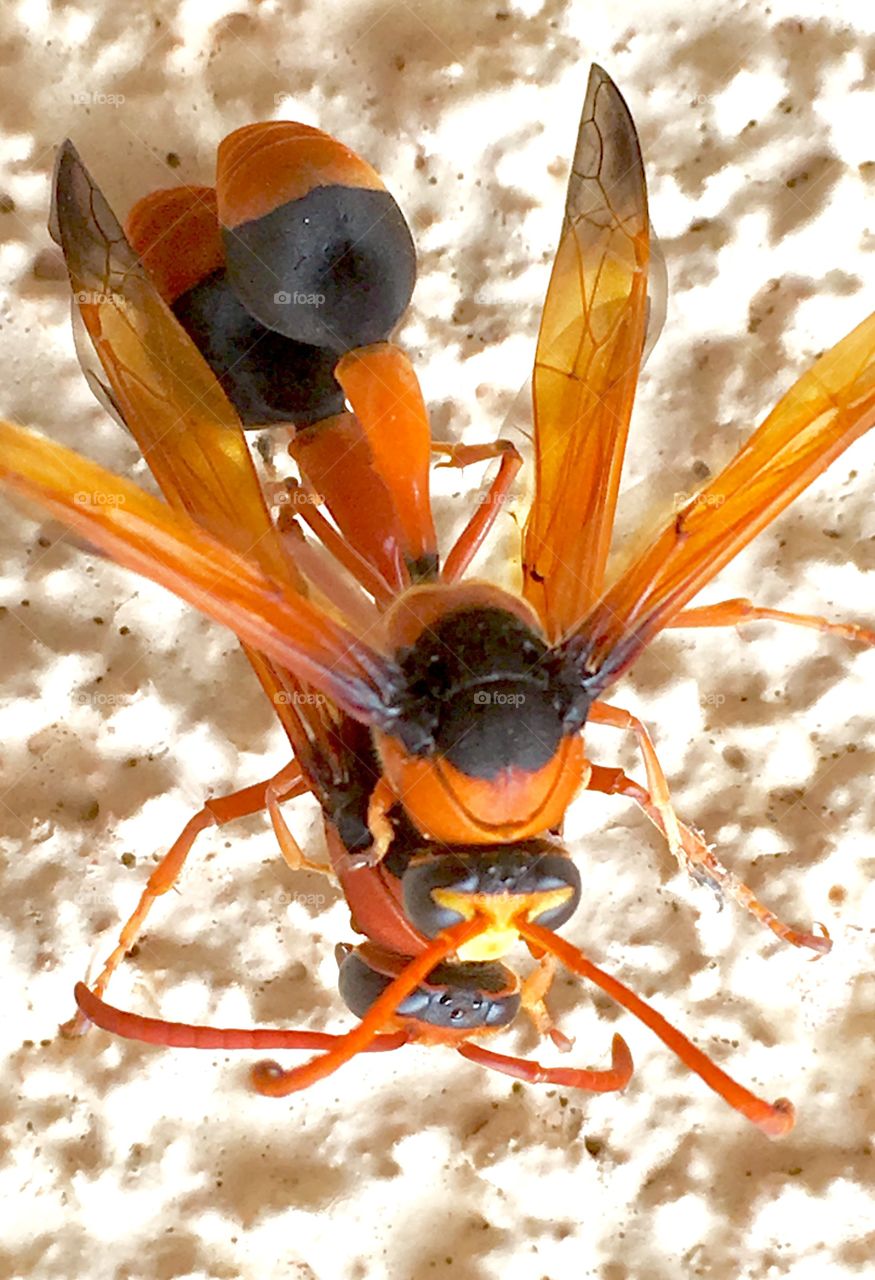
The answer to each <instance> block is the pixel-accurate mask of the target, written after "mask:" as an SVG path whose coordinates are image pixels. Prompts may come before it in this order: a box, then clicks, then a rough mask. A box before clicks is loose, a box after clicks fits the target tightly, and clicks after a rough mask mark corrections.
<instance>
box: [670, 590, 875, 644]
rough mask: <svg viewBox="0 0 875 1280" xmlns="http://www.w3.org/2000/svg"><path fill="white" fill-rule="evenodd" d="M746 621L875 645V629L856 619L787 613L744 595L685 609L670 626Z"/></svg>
mask: <svg viewBox="0 0 875 1280" xmlns="http://www.w3.org/2000/svg"><path fill="white" fill-rule="evenodd" d="M745 622H788V623H790V625H791V626H795V627H809V628H810V629H811V630H813V631H822V632H823V633H824V634H826V635H834V636H840V637H841V638H842V639H843V640H851V641H853V642H854V643H856V644H865V645H875V631H873V630H872V628H871V627H863V626H860V625H859V624H858V623H856V622H830V621H829V620H828V619H827V618H822V617H820V616H819V615H817V614H813V613H788V612H786V611H785V610H784V609H769V608H764V607H762V606H760V605H755V604H754V603H753V601H752V600H748V599H747V597H746V596H739V597H737V598H736V599H734V600H721V601H720V602H719V603H717V604H706V605H702V606H701V607H700V608H696V609H684V610H683V611H682V612H681V613H679V614H678V615H677V617H676V618H674V619H673V620H672V621H671V622H669V623H668V626H669V627H738V626H741V625H742V624H743V623H745Z"/></svg>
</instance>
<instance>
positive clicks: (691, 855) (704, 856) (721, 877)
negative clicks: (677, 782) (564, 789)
mask: <svg viewBox="0 0 875 1280" xmlns="http://www.w3.org/2000/svg"><path fill="white" fill-rule="evenodd" d="M587 789H588V790H590V791H600V792H602V793H603V794H604V795H621V796H626V797H627V799H629V800H634V801H635V803H636V804H637V805H638V806H639V807H640V808H641V809H642V810H643V811H644V813H646V814H647V816H648V818H649V819H650V821H651V822H652V823H653V824H654V826H655V827H657V828H658V829H659V830H660V831H661V832H662V834H663V835H665V824H664V822H663V818H662V814H661V812H660V811H659V809H658V808H657V807H656V805H655V804H654V803H653V801H652V800H651V798H650V795H649V794H648V792H647V791H646V790H645V788H644V787H642V786H641V784H640V783H638V782H635V781H634V779H632V778H630V777H628V776H627V775H626V774H625V773H624V772H623V770H622V769H606V768H604V767H603V766H602V765H593V766H592V773H591V774H590V778H589V782H588V783H587ZM678 829H679V831H680V836H681V842H682V845H683V852H684V860H685V865H686V869H687V871H688V872H689V873H690V875H691V876H692V877H693V879H694V880H697V881H698V882H699V883H700V884H707V885H708V886H709V888H711V889H713V890H714V891H715V892H716V893H717V895H718V897H719V898H722V895H723V894H727V895H728V896H729V897H730V898H732V899H733V901H735V902H737V903H738V904H739V906H741V907H743V908H744V909H745V911H749V912H750V914H751V915H752V916H753V917H754V919H756V920H758V921H759V922H760V924H762V925H764V926H765V927H766V928H767V929H771V931H772V933H774V934H775V935H776V937H778V938H780V939H781V940H782V942H788V943H790V945H791V946H794V947H808V948H809V949H810V950H811V951H815V952H817V954H818V955H825V954H826V953H827V952H828V951H829V949H830V947H831V946H832V943H831V942H830V940H829V937H827V936H821V935H819V934H816V933H805V932H803V931H801V930H798V929H792V928H791V927H790V926H789V925H787V924H784V922H783V920H780V919H779V918H778V917H777V916H776V915H775V913H774V912H773V911H770V910H769V908H768V907H767V906H765V905H764V904H763V903H762V902H760V901H759V899H758V898H757V896H756V894H755V893H754V892H753V890H752V889H750V888H748V886H747V885H746V884H744V882H743V881H741V880H739V878H738V876H736V875H735V874H734V873H733V872H731V871H730V870H728V868H727V867H724V865H723V863H722V862H721V861H720V859H719V858H718V857H717V856H716V855H715V854H714V852H713V850H712V849H709V847H708V845H707V844H706V843H705V840H704V837H703V836H702V835H701V834H700V833H699V832H698V831H695V830H694V829H693V828H692V827H688V826H686V824H685V823H683V822H679V823H678Z"/></svg>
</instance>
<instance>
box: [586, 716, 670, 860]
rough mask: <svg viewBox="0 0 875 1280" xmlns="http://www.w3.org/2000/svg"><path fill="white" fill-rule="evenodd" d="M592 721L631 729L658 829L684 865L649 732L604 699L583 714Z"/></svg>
mask: <svg viewBox="0 0 875 1280" xmlns="http://www.w3.org/2000/svg"><path fill="white" fill-rule="evenodd" d="M587 718H588V719H589V720H590V721H591V722H592V723H593V724H604V725H608V726H609V727H610V728H611V729H631V730H632V732H633V733H634V734H635V737H636V738H637V739H638V746H639V749H640V751H641V754H642V756H643V757H644V768H645V770H646V772H647V790H648V791H649V793H650V801H651V803H652V804H653V805H654V807H655V808H656V809H657V811H658V812H659V815H660V817H661V819H662V829H663V831H664V832H665V838H666V840H667V841H668V847H669V848H670V849H671V851H672V853H673V854H674V856H675V857H676V858H677V860H678V862H679V863H680V865H681V866H682V867H686V865H687V863H686V858H685V856H684V849H683V840H682V839H681V831H680V824H679V822H678V819H677V814H676V813H675V811H674V809H673V807H672V803H671V796H670V795H669V790H668V782H667V780H666V776H665V774H664V773H663V772H662V765H661V764H660V763H659V760H658V759H657V755H656V751H655V749H654V746H653V741H652V739H651V737H650V734H649V733H648V732H647V729H646V728H645V726H644V724H643V723H642V722H641V721H640V720H639V719H638V717H637V716H633V715H631V714H630V713H629V712H628V711H622V710H621V709H620V708H619V707H610V706H608V704H607V703H606V702H594V703H593V704H592V706H591V707H590V709H589V715H588V717H587Z"/></svg>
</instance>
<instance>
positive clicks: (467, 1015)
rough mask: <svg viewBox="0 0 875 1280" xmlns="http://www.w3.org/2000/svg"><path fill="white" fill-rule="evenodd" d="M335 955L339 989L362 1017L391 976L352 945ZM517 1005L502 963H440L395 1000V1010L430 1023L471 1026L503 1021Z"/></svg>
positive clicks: (459, 1028) (496, 1024) (473, 1028)
mask: <svg viewBox="0 0 875 1280" xmlns="http://www.w3.org/2000/svg"><path fill="white" fill-rule="evenodd" d="M338 958H339V961H340V974H339V978H338V986H339V989H340V994H341V996H342V997H343V999H344V1001H345V1003H346V1005H347V1007H348V1008H349V1009H350V1010H351V1011H352V1012H353V1013H354V1014H356V1016H357V1017H359V1018H363V1017H364V1016H365V1015H366V1014H367V1012H368V1010H369V1009H370V1008H371V1006H372V1005H373V1004H374V1002H375V1001H376V1000H377V999H378V998H379V996H381V995H382V993H383V992H384V991H385V990H386V988H387V987H388V986H389V984H390V982H391V981H392V978H391V977H390V976H389V975H387V974H385V973H380V972H379V970H377V969H375V968H373V967H372V966H371V965H369V964H368V962H367V960H366V959H365V958H364V957H363V956H362V955H361V953H360V952H358V951H348V952H346V954H344V955H342V956H339V957H338ZM519 1007H520V997H519V995H518V993H517V991H516V990H515V982H514V979H513V976H512V975H511V974H510V973H509V972H508V971H507V970H506V969H505V968H503V966H502V965H499V964H484V963H468V964H464V963H463V964H442V965H438V966H437V967H436V968H435V969H434V970H432V972H431V973H430V974H429V976H428V979H427V980H426V982H425V983H423V985H422V986H420V987H417V989H416V990H415V991H414V992H412V993H411V994H410V995H409V996H407V998H406V999H405V1000H403V1001H402V1002H401V1004H399V1006H398V1008H397V1010H396V1015H397V1016H398V1017H400V1018H409V1019H410V1020H411V1021H415V1022H422V1023H424V1024H426V1025H427V1026H430V1027H439V1028H440V1027H443V1028H451V1029H453V1030H455V1031H477V1030H483V1029H484V1028H487V1027H504V1026H507V1025H508V1024H509V1023H511V1022H512V1021H513V1020H514V1018H515V1017H516V1015H517V1013H518V1011H519Z"/></svg>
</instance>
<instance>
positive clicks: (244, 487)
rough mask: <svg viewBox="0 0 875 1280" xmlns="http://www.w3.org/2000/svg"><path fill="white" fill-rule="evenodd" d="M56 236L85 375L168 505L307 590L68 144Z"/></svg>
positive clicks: (221, 411) (59, 174)
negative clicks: (138, 453)
mask: <svg viewBox="0 0 875 1280" xmlns="http://www.w3.org/2000/svg"><path fill="white" fill-rule="evenodd" d="M50 231H51V234H52V236H53V238H54V239H55V241H56V242H57V243H58V245H59V246H60V247H61V249H62V251H63V254H64V258H65V261H66V263H67V269H68V272H69V275H70V283H71V286H72V289H73V298H74V332H76V335H77V352H78V354H79V358H80V362H81V363H82V366H83V370H84V371H85V375H86V377H87V379H88V381H89V383H90V385H91V387H92V389H93V390H94V391H95V394H97V396H98V399H100V400H101V401H102V402H103V403H104V404H105V405H106V407H107V408H109V410H110V412H112V413H113V415H114V416H115V417H117V418H118V419H119V420H120V421H121V422H122V423H123V425H124V426H126V427H127V428H128V430H129V431H130V432H131V434H132V435H133V436H134V438H135V439H136V441H137V443H138V444H139V446H140V449H141V451H142V453H143V456H144V458H145V459H146V461H147V463H148V465H149V467H150V469H151V471H152V473H153V474H154V476H155V479H156V480H157V482H158V484H159V486H160V488H161V490H162V492H163V494H164V496H165V498H166V499H167V501H168V502H169V503H170V504H171V506H173V507H174V508H176V509H177V510H180V511H184V512H185V513H186V514H187V515H189V516H191V517H192V518H193V519H194V520H195V521H196V523H197V524H198V525H200V526H201V527H202V528H203V529H206V530H207V532H208V533H212V534H213V535H215V536H216V537H217V538H218V539H219V540H220V541H222V542H224V543H225V544H226V545H227V546H229V547H231V548H232V549H233V550H235V551H237V552H239V553H240V554H242V555H248V556H249V557H251V558H252V559H253V560H254V561H255V562H256V563H257V564H258V565H260V566H261V568H262V569H264V570H265V571H266V572H267V573H269V574H271V576H276V577H279V578H280V579H281V580H284V581H287V582H289V583H290V584H291V585H293V586H294V587H295V588H296V589H297V590H304V589H305V587H304V582H303V579H302V578H301V576H300V575H299V574H298V573H297V572H296V569H295V566H294V564H293V563H292V562H291V561H290V560H289V558H288V555H287V549H286V547H285V546H284V545H283V543H282V542H281V540H280V538H279V537H278V536H277V533H276V531H275V529H274V527H273V523H272V521H271V519H270V515H269V513H268V510H267V507H266V505H265V502H264V498H263V495H262V491H261V486H260V484H259V481H258V476H257V474H256V472H255V468H254V466H253V463H252V458H251V455H250V453H249V447H248V445H247V443H246V440H245V437H244V434H243V428H242V425H241V423H240V421H239V418H238V416H237V414H236V411H235V410H234V408H233V406H232V405H231V403H230V402H229V400H228V399H227V397H226V396H225V393H224V392H223V390H222V388H221V387H220V385H219V383H218V382H217V381H216V379H215V377H214V375H213V373H212V371H211V370H210V369H209V367H208V366H207V364H206V362H205V361H204V360H203V358H202V357H201V355H200V353H199V352H198V351H197V349H196V348H195V346H194V345H193V343H192V342H191V340H190V339H189V337H188V335H187V334H186V333H185V331H184V330H183V329H182V327H181V326H180V324H179V323H178V322H177V320H176V318H175V317H174V315H173V313H172V312H171V311H170V309H169V307H168V306H167V305H166V304H165V303H164V301H163V300H162V298H161V296H160V294H159V292H158V290H157V288H156V287H155V285H154V284H153V282H152V280H151V279H150V277H149V276H148V275H147V274H146V271H145V268H144V266H143V264H142V263H141V261H140V259H139V258H138V257H137V255H136V254H135V253H134V251H133V249H132V248H131V246H130V245H129V243H128V241H127V239H126V237H125V234H124V231H123V230H122V227H121V224H120V223H119V221H118V219H117V218H116V217H115V214H114V213H113V211H112V209H111V208H110V206H109V204H108V203H107V201H106V199H105V197H104V195H103V193H102V192H101V190H100V189H99V187H98V186H97V184H96V182H95V181H94V179H93V178H92V177H91V175H90V174H89V173H88V171H87V170H86V168H85V166H84V165H83V164H82V162H81V160H80V159H79V156H78V155H77V153H76V150H75V148H74V147H73V145H72V143H70V142H65V143H64V144H63V145H62V147H61V149H60V152H59V155H58V159H57V162H56V166H55V182H54V191H53V203H52V216H51V221H50ZM77 321H78V325H77ZM247 656H248V658H249V660H250V662H251V663H252V665H253V667H254V669H255V672H256V675H257V676H258V679H259V681H260V682H261V684H262V687H263V688H264V690H265V692H266V694H267V696H268V697H269V698H270V700H271V703H272V705H273V707H274V710H275V712H276V714H277V716H278V717H279V719H280V721H281V722H282V724H283V727H284V728H285V730H286V733H287V734H288V736H289V738H290V739H291V741H292V743H293V745H294V746H295V748H296V754H299V755H303V754H305V752H306V745H307V744H306V735H304V734H303V732H302V724H301V717H300V715H299V713H298V710H297V708H298V707H299V706H303V705H305V700H304V699H300V698H298V699H293V698H290V697H289V696H288V694H289V692H294V690H295V687H296V683H295V681H294V679H293V677H291V676H290V675H289V674H288V673H287V672H285V671H283V670H282V669H278V668H275V667H274V666H272V665H271V663H270V662H268V661H267V660H266V659H265V658H264V657H263V656H261V655H259V654H258V653H256V652H254V651H253V650H252V649H251V648H247Z"/></svg>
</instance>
